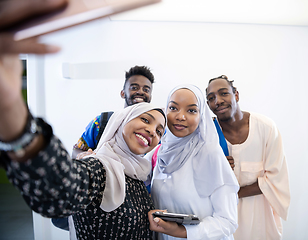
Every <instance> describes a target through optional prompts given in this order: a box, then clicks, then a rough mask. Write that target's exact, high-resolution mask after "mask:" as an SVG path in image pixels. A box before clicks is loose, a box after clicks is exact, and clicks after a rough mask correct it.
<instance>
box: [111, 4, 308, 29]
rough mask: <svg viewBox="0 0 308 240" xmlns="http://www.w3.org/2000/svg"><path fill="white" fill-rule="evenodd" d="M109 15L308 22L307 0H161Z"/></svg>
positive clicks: (143, 18)
mask: <svg viewBox="0 0 308 240" xmlns="http://www.w3.org/2000/svg"><path fill="white" fill-rule="evenodd" d="M110 19H111V20H134V21H188V22H212V23H250V24H275V25H293V26H294V25H295V26H308V0H258V1H256V0H254V1H252V0H212V1H210V0H162V2H160V3H157V4H154V5H151V6H147V7H143V8H140V9H136V10H132V11H129V12H125V13H121V14H118V15H114V16H112V17H110Z"/></svg>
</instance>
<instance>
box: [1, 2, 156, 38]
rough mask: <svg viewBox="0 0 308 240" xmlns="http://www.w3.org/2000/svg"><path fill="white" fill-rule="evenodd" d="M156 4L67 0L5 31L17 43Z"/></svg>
mask: <svg viewBox="0 0 308 240" xmlns="http://www.w3.org/2000/svg"><path fill="white" fill-rule="evenodd" d="M23 1H26V0H23ZM157 2H160V0H69V1H68V4H67V5H66V6H64V7H63V8H61V9H59V10H56V11H54V12H52V13H48V14H44V15H41V16H37V17H34V18H31V19H29V20H28V21H23V22H22V23H20V22H19V23H18V25H15V26H12V27H10V28H8V29H6V31H8V32H12V33H14V39H15V40H16V41H18V40H22V39H26V38H31V37H36V36H40V35H44V34H46V33H50V32H54V31H57V30H61V29H64V28H67V27H71V26H75V25H78V24H81V23H85V22H89V21H92V20H95V19H99V18H103V17H108V16H111V15H113V14H117V13H121V12H124V11H128V10H131V9H135V8H139V7H142V6H146V5H149V4H153V3H157Z"/></svg>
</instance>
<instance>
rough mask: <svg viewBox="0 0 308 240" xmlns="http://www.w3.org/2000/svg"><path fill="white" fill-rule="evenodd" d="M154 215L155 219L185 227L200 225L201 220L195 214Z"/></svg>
mask: <svg viewBox="0 0 308 240" xmlns="http://www.w3.org/2000/svg"><path fill="white" fill-rule="evenodd" d="M152 215H153V217H159V218H161V219H162V220H164V221H169V222H176V223H178V224H183V225H185V224H186V225H197V224H199V223H200V220H199V218H198V217H197V216H196V215H194V214H180V213H168V212H154V213H152Z"/></svg>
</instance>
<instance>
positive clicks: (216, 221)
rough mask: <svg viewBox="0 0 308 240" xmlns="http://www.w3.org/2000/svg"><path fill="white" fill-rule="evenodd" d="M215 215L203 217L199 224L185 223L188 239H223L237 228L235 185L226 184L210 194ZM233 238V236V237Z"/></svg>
mask: <svg viewBox="0 0 308 240" xmlns="http://www.w3.org/2000/svg"><path fill="white" fill-rule="evenodd" d="M210 199H211V202H212V206H213V215H212V216H208V217H205V218H204V219H202V221H201V222H200V224H198V225H185V228H186V231H187V239H188V240H198V239H202V240H206V239H211V240H214V239H222V238H224V237H228V236H230V235H232V234H233V233H234V232H235V230H236V229H237V227H238V225H237V203H238V199H237V193H235V192H234V186H227V185H224V186H222V187H220V188H218V189H217V190H215V191H214V192H213V194H212V195H211V196H210ZM231 239H233V238H231Z"/></svg>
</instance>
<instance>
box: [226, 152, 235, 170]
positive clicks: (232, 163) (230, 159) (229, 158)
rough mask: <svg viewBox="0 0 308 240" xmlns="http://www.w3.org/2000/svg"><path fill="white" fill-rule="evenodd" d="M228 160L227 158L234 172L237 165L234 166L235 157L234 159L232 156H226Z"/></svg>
mask: <svg viewBox="0 0 308 240" xmlns="http://www.w3.org/2000/svg"><path fill="white" fill-rule="evenodd" d="M226 158H227V160H228V162H229V164H230V166H231V168H232V170H233V171H234V167H235V164H234V159H233V157H232V156H226Z"/></svg>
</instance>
